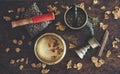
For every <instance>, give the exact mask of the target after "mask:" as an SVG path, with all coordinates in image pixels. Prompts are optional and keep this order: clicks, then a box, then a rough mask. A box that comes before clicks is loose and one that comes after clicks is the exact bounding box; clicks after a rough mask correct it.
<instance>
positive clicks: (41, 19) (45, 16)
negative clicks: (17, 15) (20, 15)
mask: <svg viewBox="0 0 120 74" xmlns="http://www.w3.org/2000/svg"><path fill="white" fill-rule="evenodd" d="M54 19H55V16H54V13H47V14H42V15H37V16H33V17H31V18H25V19H21V20H17V21H12V28H15V27H18V26H23V25H27V24H31V23H34V24H36V23H40V22H45V21H51V20H54Z"/></svg>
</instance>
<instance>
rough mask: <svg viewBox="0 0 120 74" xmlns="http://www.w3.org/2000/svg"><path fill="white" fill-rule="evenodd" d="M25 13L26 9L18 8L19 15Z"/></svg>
mask: <svg viewBox="0 0 120 74" xmlns="http://www.w3.org/2000/svg"><path fill="white" fill-rule="evenodd" d="M24 11H25V8H24V7H21V8H17V13H18V14H19V13H22V12H24Z"/></svg>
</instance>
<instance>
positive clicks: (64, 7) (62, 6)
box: [61, 5, 69, 10]
mask: <svg viewBox="0 0 120 74" xmlns="http://www.w3.org/2000/svg"><path fill="white" fill-rule="evenodd" d="M61 8H63V9H66V10H67V9H69V6H67V5H61Z"/></svg>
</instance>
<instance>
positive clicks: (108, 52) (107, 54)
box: [106, 50, 111, 58]
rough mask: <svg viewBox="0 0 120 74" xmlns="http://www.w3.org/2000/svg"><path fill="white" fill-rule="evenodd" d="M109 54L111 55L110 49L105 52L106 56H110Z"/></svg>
mask: <svg viewBox="0 0 120 74" xmlns="http://www.w3.org/2000/svg"><path fill="white" fill-rule="evenodd" d="M110 55H111V51H110V50H108V51H107V53H106V57H107V58H108V57H110Z"/></svg>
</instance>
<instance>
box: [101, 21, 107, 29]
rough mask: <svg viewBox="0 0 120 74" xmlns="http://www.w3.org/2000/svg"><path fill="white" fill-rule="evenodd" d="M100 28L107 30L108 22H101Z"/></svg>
mask: <svg viewBox="0 0 120 74" xmlns="http://www.w3.org/2000/svg"><path fill="white" fill-rule="evenodd" d="M100 28H102V29H103V30H106V29H107V28H108V24H103V23H102V22H100Z"/></svg>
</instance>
